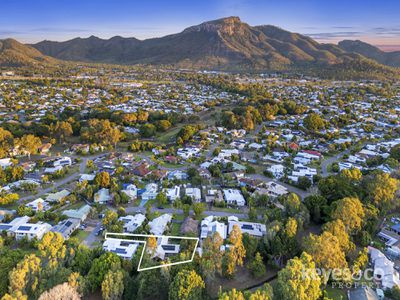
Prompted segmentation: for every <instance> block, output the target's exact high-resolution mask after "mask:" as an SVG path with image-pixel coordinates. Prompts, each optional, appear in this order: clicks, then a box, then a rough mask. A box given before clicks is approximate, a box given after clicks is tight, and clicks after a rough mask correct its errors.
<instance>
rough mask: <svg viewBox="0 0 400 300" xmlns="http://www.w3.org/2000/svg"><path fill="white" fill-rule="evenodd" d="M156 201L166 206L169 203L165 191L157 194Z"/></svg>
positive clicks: (159, 204)
mask: <svg viewBox="0 0 400 300" xmlns="http://www.w3.org/2000/svg"><path fill="white" fill-rule="evenodd" d="M156 201H157V205H158V206H164V205H166V204H167V203H168V198H167V195H165V193H164V192H161V193H158V194H157V196H156Z"/></svg>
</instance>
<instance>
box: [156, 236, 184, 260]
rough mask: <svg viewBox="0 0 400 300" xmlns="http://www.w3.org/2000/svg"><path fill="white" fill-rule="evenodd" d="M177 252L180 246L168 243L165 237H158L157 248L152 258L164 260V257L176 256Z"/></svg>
mask: <svg viewBox="0 0 400 300" xmlns="http://www.w3.org/2000/svg"><path fill="white" fill-rule="evenodd" d="M179 251H180V245H178V244H172V243H170V242H169V238H168V237H167V236H163V237H159V238H158V239H157V248H156V251H155V252H154V255H153V258H155V257H158V258H160V259H162V260H164V259H165V257H168V256H171V255H176V254H178V253H179Z"/></svg>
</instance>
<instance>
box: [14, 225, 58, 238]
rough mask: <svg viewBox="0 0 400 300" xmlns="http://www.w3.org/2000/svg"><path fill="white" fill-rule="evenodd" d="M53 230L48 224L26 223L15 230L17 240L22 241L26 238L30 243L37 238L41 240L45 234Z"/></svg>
mask: <svg viewBox="0 0 400 300" xmlns="http://www.w3.org/2000/svg"><path fill="white" fill-rule="evenodd" d="M50 229H51V225H50V224H47V223H37V224H32V223H25V224H22V225H20V226H18V228H17V229H16V230H15V239H16V240H17V241H18V240H22V239H24V238H26V239H28V240H29V241H30V240H32V239H34V238H37V239H38V240H41V239H42V237H43V236H44V235H45V233H47V232H49V231H50Z"/></svg>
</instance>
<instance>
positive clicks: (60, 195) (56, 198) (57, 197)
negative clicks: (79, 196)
mask: <svg viewBox="0 0 400 300" xmlns="http://www.w3.org/2000/svg"><path fill="white" fill-rule="evenodd" d="M70 194H71V192H70V191H68V190H62V191H59V192H57V193H53V194H49V195H48V196H47V197H46V201H48V202H51V203H54V202H57V203H58V202H61V200H62V199H64V198H65V197H67V196H69V195H70Z"/></svg>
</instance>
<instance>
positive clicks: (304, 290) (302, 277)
mask: <svg viewBox="0 0 400 300" xmlns="http://www.w3.org/2000/svg"><path fill="white" fill-rule="evenodd" d="M304 272H306V273H304ZM320 285H321V278H320V277H319V275H318V274H317V271H316V269H315V264H314V262H313V261H312V257H311V256H310V255H309V254H307V253H305V252H303V253H302V254H301V256H300V258H298V257H295V258H293V259H291V260H289V262H288V263H287V265H286V267H285V268H284V269H282V270H281V271H280V272H279V273H278V279H277V282H276V289H275V290H274V294H275V295H276V297H277V299H282V300H317V299H318V298H319V297H320V296H321V290H320Z"/></svg>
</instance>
